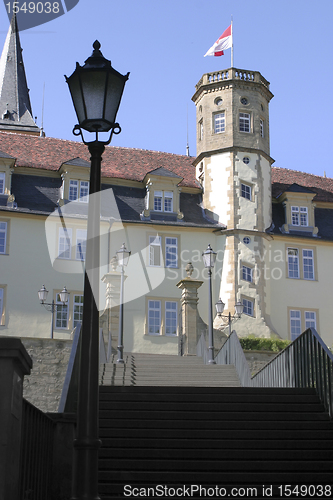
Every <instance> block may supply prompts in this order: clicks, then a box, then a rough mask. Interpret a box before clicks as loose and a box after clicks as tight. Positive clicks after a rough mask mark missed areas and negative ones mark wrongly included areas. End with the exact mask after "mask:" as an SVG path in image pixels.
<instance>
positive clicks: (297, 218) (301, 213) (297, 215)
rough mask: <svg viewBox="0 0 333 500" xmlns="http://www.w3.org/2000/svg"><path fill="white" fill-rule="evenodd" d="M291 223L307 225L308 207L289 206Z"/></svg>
mask: <svg viewBox="0 0 333 500" xmlns="http://www.w3.org/2000/svg"><path fill="white" fill-rule="evenodd" d="M291 223H292V225H293V226H308V225H309V223H308V208H307V207H291Z"/></svg>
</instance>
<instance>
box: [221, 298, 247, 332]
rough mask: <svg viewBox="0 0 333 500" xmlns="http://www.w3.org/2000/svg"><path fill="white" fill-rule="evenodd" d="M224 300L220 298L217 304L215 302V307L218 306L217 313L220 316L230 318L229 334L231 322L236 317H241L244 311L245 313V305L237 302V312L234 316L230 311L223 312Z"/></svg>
mask: <svg viewBox="0 0 333 500" xmlns="http://www.w3.org/2000/svg"><path fill="white" fill-rule="evenodd" d="M224 306H225V304H224V302H222V300H221V299H219V300H218V301H217V302H216V304H215V307H216V312H217V315H218V316H219V317H220V318H227V319H228V325H229V336H230V335H231V322H232V320H233V319H235V318H240V317H241V315H242V313H243V309H244V306H243V304H242V303H241V302H239V301H238V302H236V304H235V313H234V315H233V316H231V313H230V312H229V314H223V311H224Z"/></svg>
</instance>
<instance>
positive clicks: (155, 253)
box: [148, 235, 178, 268]
mask: <svg viewBox="0 0 333 500" xmlns="http://www.w3.org/2000/svg"><path fill="white" fill-rule="evenodd" d="M148 261H149V266H155V267H161V266H163V265H164V266H165V267H173V268H178V238H177V237H176V236H165V235H162V236H158V235H155V236H149V256H148ZM163 261H164V263H163Z"/></svg>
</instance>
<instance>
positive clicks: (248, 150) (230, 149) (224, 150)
mask: <svg viewBox="0 0 333 500" xmlns="http://www.w3.org/2000/svg"><path fill="white" fill-rule="evenodd" d="M239 151H242V152H244V153H254V154H260V155H262V156H263V157H264V158H265V159H266V160H267V161H269V163H270V164H271V165H272V164H273V163H274V162H275V160H274V158H272V157H271V156H269V155H268V154H267V153H265V152H264V151H261V150H258V149H254V148H246V147H245V148H243V147H240V146H230V147H227V148H220V149H213V150H211V151H203V152H202V153H200V155H199V156H197V157H196V158H195V160H194V161H193V165H194V166H195V167H196V166H197V165H198V163H200V162H201V161H202V160H203V159H204V158H206V157H209V156H212V155H217V154H221V153H229V152H232V153H236V154H237V153H238V152H239Z"/></svg>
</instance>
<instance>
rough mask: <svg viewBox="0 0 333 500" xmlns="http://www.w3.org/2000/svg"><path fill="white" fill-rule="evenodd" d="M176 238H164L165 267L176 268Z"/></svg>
mask: <svg viewBox="0 0 333 500" xmlns="http://www.w3.org/2000/svg"><path fill="white" fill-rule="evenodd" d="M177 243H178V242H177V238H168V237H166V238H165V267H178V265H177V264H178V248H177V246H178V245H177Z"/></svg>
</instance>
